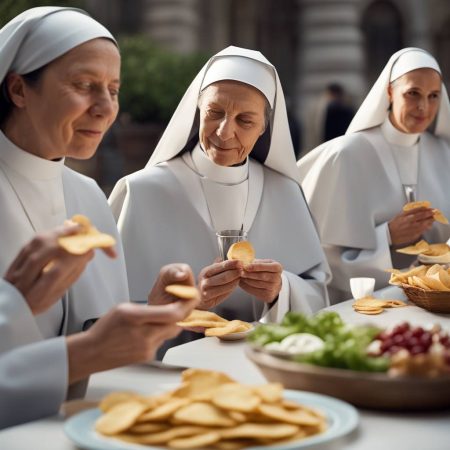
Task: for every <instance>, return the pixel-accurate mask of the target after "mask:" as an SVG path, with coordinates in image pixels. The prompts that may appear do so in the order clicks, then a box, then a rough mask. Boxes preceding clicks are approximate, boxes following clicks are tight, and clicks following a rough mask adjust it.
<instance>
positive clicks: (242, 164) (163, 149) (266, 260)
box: [110, 47, 328, 343]
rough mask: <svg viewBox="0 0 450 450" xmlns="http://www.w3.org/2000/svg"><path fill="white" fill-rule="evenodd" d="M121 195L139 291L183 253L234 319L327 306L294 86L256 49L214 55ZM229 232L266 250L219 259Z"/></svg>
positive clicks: (276, 316) (135, 295)
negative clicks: (306, 192) (288, 99)
mask: <svg viewBox="0 0 450 450" xmlns="http://www.w3.org/2000/svg"><path fill="white" fill-rule="evenodd" d="M110 204H111V206H112V209H113V213H114V214H115V216H116V218H117V220H118V227H119V232H120V234H121V236H122V242H123V245H124V252H125V259H126V264H127V270H128V277H129V284H130V290H131V298H132V299H133V300H140V299H142V298H143V297H144V296H145V292H146V291H147V290H148V288H149V286H150V285H151V283H152V282H153V280H154V277H155V275H156V274H157V268H158V267H159V266H160V265H161V264H165V263H166V262H168V261H170V260H173V261H179V262H186V263H189V264H190V265H191V266H192V268H193V270H194V273H196V274H198V276H199V287H200V289H201V303H200V308H201V309H205V310H213V311H215V312H216V313H218V314H220V315H221V316H223V317H225V318H227V319H237V318H238V319H241V320H246V321H250V322H253V321H258V320H260V319H262V318H264V319H265V320H271V321H279V320H280V319H281V318H282V317H283V316H284V314H285V313H286V312H287V311H290V310H294V311H303V312H306V313H312V312H315V311H317V310H319V309H321V308H323V307H325V306H326V305H327V293H326V287H325V285H326V282H327V280H328V267H327V264H326V262H325V257H324V254H323V252H322V250H321V247H320V242H319V239H318V236H317V233H316V230H315V227H314V224H313V222H312V219H311V216H310V213H309V210H308V207H307V205H306V203H305V201H304V198H303V194H302V190H301V187H300V182H299V177H298V173H297V170H296V166H295V157H294V150H293V146H292V141H291V137H290V134H289V127H288V121H287V115H286V105H285V99H284V96H283V91H282V88H281V84H280V81H279V78H278V74H277V72H276V70H275V68H274V67H273V66H272V64H271V63H270V62H269V61H268V60H267V59H266V58H265V57H264V56H263V55H262V54H261V53H259V52H257V51H253V50H247V49H243V48H238V47H228V48H226V49H225V50H222V51H221V52H219V53H218V54H216V55H215V56H213V57H212V58H211V59H210V60H209V61H208V62H207V63H206V65H205V66H204V67H203V69H202V70H201V71H200V73H199V74H198V75H197V76H196V78H195V79H194V81H193V82H192V83H191V85H190V86H189V88H188V90H187V92H186V93H185V95H184V97H183V98H182V100H181V102H180V104H179V105H178V108H177V109H176V111H175V113H174V115H173V117H172V119H171V121H170V123H169V125H168V127H167V129H166V130H165V132H164V134H163V136H162V138H161V140H160V141H159V143H158V145H157V147H156V149H155V151H154V153H153V155H152V157H151V159H150V161H149V163H148V164H147V166H146V167H145V168H144V169H143V170H141V171H139V172H136V173H134V174H131V175H129V176H127V177H125V178H123V179H122V180H120V181H119V182H118V184H117V185H116V187H115V188H114V190H113V192H112V194H111V197H110ZM223 230H243V232H245V233H246V235H247V239H248V240H249V241H250V242H251V243H252V244H253V246H254V248H255V251H256V257H257V259H255V261H254V262H253V263H251V264H249V265H247V266H245V267H243V265H242V263H241V262H240V261H236V260H229V261H220V262H217V258H218V257H219V256H220V254H219V248H218V241H217V238H216V233H220V232H222V231H223ZM192 338H193V336H189V337H188V336H187V335H185V336H184V339H185V340H188V339H192ZM181 342H182V338H181V337H180V339H178V341H177V343H181Z"/></svg>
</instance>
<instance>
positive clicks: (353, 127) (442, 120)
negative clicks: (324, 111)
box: [345, 47, 450, 140]
mask: <svg viewBox="0 0 450 450" xmlns="http://www.w3.org/2000/svg"><path fill="white" fill-rule="evenodd" d="M402 59H403V60H405V62H402ZM393 68H395V74H394V78H391V73H392V70H393ZM422 68H431V69H434V70H436V71H437V72H439V73H441V70H440V69H439V65H438V63H437V62H436V60H435V59H434V58H433V57H432V56H431V55H430V54H429V53H428V52H426V51H425V50H422V49H420V48H414V47H408V48H404V49H402V50H399V51H398V52H396V53H394V54H393V55H392V56H391V58H390V59H389V61H388V63H387V64H386V66H385V68H384V69H383V71H382V72H381V74H380V76H379V77H378V79H377V81H376V82H375V84H374V85H373V87H372V89H371V90H370V92H369V93H368V94H367V97H366V98H365V99H364V101H363V103H362V105H361V106H360V108H359V109H358V111H357V112H356V114H355V117H354V118H353V120H352V122H351V123H350V125H349V127H348V129H347V131H346V133H345V134H351V133H356V132H357V131H362V130H366V129H368V128H372V127H376V126H378V125H381V124H382V123H383V122H384V120H385V118H386V117H387V115H388V108H389V98H388V92H387V89H388V86H389V83H390V81H392V80H393V79H396V78H398V77H400V76H402V75H404V74H405V73H407V72H410V71H411V70H415V69H422ZM441 89H442V92H441V104H440V106H439V111H438V113H437V117H436V127H435V129H434V130H433V133H434V135H436V136H438V137H442V138H445V139H447V140H450V102H449V98H448V94H447V90H446V88H445V86H444V83H442V88H441Z"/></svg>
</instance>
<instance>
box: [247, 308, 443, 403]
mask: <svg viewBox="0 0 450 450" xmlns="http://www.w3.org/2000/svg"><path fill="white" fill-rule="evenodd" d="M248 343H249V345H248V347H247V349H246V353H247V356H248V357H249V358H250V359H251V360H252V361H253V362H254V363H255V364H256V365H257V366H258V368H259V369H260V371H261V372H262V373H263V375H264V376H265V377H266V378H267V379H268V380H270V381H275V382H276V381H278V382H281V383H283V385H284V386H285V387H286V388H289V389H299V390H305V391H312V392H318V393H322V394H326V395H331V396H333V397H337V398H340V399H342V400H345V401H347V402H350V403H352V404H354V405H355V406H359V407H364V408H370V409H380V410H392V411H395V410H396V411H413V410H415V411H418V410H438V409H445V408H449V407H450V337H449V334H448V333H447V332H446V331H444V330H442V329H441V328H440V327H439V326H436V325H433V326H430V327H418V326H412V325H410V324H408V323H406V322H405V323H401V324H398V325H396V326H395V327H393V328H391V329H380V328H377V327H374V326H372V325H367V326H361V325H350V324H347V323H345V322H344V321H343V320H342V319H341V318H340V316H339V315H338V314H337V313H335V312H330V311H324V312H321V313H319V314H317V315H315V316H312V317H309V316H306V315H304V314H299V313H292V312H291V313H288V314H286V316H285V317H284V319H283V321H282V322H281V323H280V324H264V325H260V326H258V327H257V328H256V329H255V330H254V331H253V332H252V333H251V334H250V335H249V336H248Z"/></svg>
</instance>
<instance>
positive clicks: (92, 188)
mask: <svg viewBox="0 0 450 450" xmlns="http://www.w3.org/2000/svg"><path fill="white" fill-rule="evenodd" d="M63 180H64V183H69V184H70V189H75V190H76V192H77V193H78V194H81V193H85V194H89V195H97V196H100V197H102V198H105V194H104V193H103V191H102V190H101V189H100V186H99V185H98V184H97V182H96V181H95V180H94V179H93V178H90V177H88V176H86V175H83V174H81V173H79V172H77V171H75V170H73V169H71V168H70V167H67V166H64V170H63Z"/></svg>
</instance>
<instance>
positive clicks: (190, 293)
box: [164, 284, 200, 300]
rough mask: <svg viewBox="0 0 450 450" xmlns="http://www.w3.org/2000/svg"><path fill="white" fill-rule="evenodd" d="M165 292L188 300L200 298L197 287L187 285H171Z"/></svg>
mask: <svg viewBox="0 0 450 450" xmlns="http://www.w3.org/2000/svg"><path fill="white" fill-rule="evenodd" d="M164 290H165V291H166V292H167V293H168V294H170V295H174V296H175V297H178V298H183V299H186V300H189V299H191V298H196V297H199V296H200V293H199V292H198V289H197V288H196V287H195V286H186V285H185V284H169V285H168V286H166V287H165V288H164Z"/></svg>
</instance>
